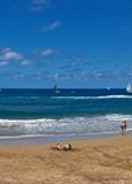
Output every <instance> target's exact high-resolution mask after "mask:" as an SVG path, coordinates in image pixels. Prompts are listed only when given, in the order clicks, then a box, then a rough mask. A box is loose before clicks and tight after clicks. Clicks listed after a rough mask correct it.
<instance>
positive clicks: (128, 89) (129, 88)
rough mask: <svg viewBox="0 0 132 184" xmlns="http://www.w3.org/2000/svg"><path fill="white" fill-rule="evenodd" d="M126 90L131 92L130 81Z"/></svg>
mask: <svg viewBox="0 0 132 184" xmlns="http://www.w3.org/2000/svg"><path fill="white" fill-rule="evenodd" d="M126 91H127V92H128V93H132V85H131V84H130V83H129V84H128V85H127V87H126Z"/></svg>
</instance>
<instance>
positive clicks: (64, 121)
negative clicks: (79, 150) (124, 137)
mask: <svg viewBox="0 0 132 184" xmlns="http://www.w3.org/2000/svg"><path fill="white" fill-rule="evenodd" d="M124 119H126V120H128V122H129V127H128V128H129V130H131V129H132V115H122V114H108V115H104V116H93V117H75V118H61V119H30V120H8V119H0V138H2V137H4V136H5V137H10V136H11V137H12V136H16V137H18V136H19V137H20V138H22V137H23V136H26V137H31V136H52V135H69V136H70V135H73V134H74V135H76V136H77V135H86V134H87V135H91V134H93V135H94V134H100V135H101V134H110V133H119V131H120V122H121V121H122V120H124Z"/></svg>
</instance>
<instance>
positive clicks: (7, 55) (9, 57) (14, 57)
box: [0, 48, 23, 62]
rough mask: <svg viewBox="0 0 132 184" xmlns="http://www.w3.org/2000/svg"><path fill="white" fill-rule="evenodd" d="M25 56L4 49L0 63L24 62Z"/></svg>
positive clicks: (0, 55) (1, 52)
mask: <svg viewBox="0 0 132 184" xmlns="http://www.w3.org/2000/svg"><path fill="white" fill-rule="evenodd" d="M22 59H23V56H22V54H20V53H17V52H15V51H13V50H11V49H10V48H4V49H1V50H0V61H6V62H7V61H18V60H22Z"/></svg>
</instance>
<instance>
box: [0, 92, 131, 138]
mask: <svg viewBox="0 0 132 184" xmlns="http://www.w3.org/2000/svg"><path fill="white" fill-rule="evenodd" d="M123 119H127V120H128V128H129V130H131V128H132V95H131V94H128V93H127V92H126V90H125V89H110V90H107V89H57V90H56V91H55V90H53V89H47V90H46V89H45V90H43V89H39V90H34V89H30V90H29V89H23V90H20V89H12V90H11V89H3V90H2V91H1V92H0V138H4V137H5V138H6V137H8V138H10V137H11V138H12V137H24V136H25V137H28V136H29V137H31V136H36V137H37V136H46V137H47V136H48V137H49V136H53V137H56V136H65V137H71V136H72V137H74V136H75V137H77V136H89V135H93V136H94V135H105V134H111V133H114V134H116V133H119V131H120V129H119V126H120V122H121V120H123Z"/></svg>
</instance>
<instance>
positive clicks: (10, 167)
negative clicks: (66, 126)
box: [0, 136, 132, 184]
mask: <svg viewBox="0 0 132 184" xmlns="http://www.w3.org/2000/svg"><path fill="white" fill-rule="evenodd" d="M70 143H72V145H73V150H72V151H67V152H64V151H55V150H52V149H51V146H52V145H53V144H48V145H32V146H29V145H9V146H6V145H5V146H1V147H0V183H2V184H7V183H8V184H14V183H16V184H80V183H81V184H91V183H92V184H131V183H132V137H131V136H128V137H127V136H126V137H125V136H124V137H121V136H119V137H113V138H105V139H99V140H97V139H96V140H95V139H94V140H75V141H70Z"/></svg>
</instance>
